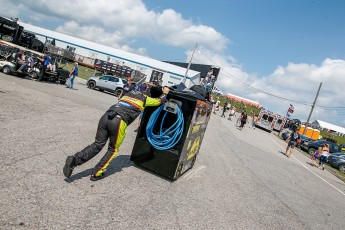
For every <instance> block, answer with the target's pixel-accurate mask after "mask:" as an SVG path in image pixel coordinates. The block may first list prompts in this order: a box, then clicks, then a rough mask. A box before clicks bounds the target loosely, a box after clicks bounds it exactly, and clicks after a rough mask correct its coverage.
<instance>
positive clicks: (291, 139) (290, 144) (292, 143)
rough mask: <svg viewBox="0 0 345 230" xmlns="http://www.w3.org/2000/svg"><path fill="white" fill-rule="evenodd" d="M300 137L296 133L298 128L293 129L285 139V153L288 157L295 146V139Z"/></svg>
mask: <svg viewBox="0 0 345 230" xmlns="http://www.w3.org/2000/svg"><path fill="white" fill-rule="evenodd" d="M298 139H300V136H299V134H298V130H297V129H295V130H294V132H293V133H291V134H290V136H289V137H288V138H287V139H286V141H289V142H288V146H287V147H286V151H285V155H286V156H287V157H288V158H290V156H291V154H292V150H293V149H294V148H295V146H296V144H297V140H298Z"/></svg>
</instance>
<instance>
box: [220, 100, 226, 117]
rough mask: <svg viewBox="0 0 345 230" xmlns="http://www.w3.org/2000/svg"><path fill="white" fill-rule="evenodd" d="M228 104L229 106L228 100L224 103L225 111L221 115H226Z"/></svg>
mask: <svg viewBox="0 0 345 230" xmlns="http://www.w3.org/2000/svg"><path fill="white" fill-rule="evenodd" d="M227 106H228V102H227V101H226V102H225V103H224V107H223V113H222V115H221V117H225V112H226V109H227Z"/></svg>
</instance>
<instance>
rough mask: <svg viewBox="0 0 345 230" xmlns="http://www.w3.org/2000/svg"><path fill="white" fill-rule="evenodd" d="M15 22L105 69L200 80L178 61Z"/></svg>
mask: <svg viewBox="0 0 345 230" xmlns="http://www.w3.org/2000/svg"><path fill="white" fill-rule="evenodd" d="M18 24H19V25H20V26H22V27H24V30H25V31H26V32H29V33H30V34H34V35H35V36H36V37H37V38H38V39H40V40H41V41H42V42H43V43H44V44H45V47H46V48H47V47H50V48H51V49H52V51H54V49H55V50H56V52H57V53H59V52H62V50H59V48H63V49H64V50H63V52H65V51H66V50H67V51H69V52H71V53H73V58H74V60H75V61H78V62H79V63H81V64H85V65H88V66H92V67H97V68H101V69H102V70H104V72H107V71H109V72H114V73H119V74H120V75H122V76H126V74H124V73H125V72H127V74H129V75H131V73H133V72H134V71H133V70H135V71H136V72H138V71H139V72H140V73H141V74H142V76H144V77H146V81H147V82H152V81H157V82H159V83H160V84H161V85H167V86H171V85H175V84H179V83H181V82H183V80H184V79H185V85H186V86H187V87H190V86H192V85H195V84H199V83H200V80H201V79H200V72H199V71H195V70H193V69H190V70H189V71H188V74H187V76H186V77H185V74H186V68H183V67H180V66H177V65H173V64H169V63H166V62H162V61H158V60H155V59H152V58H149V57H144V56H141V55H137V54H134V53H130V52H127V51H123V50H119V49H115V48H113V47H109V46H105V45H101V44H98V43H97V41H93V42H91V41H87V40H84V39H80V38H76V37H72V36H69V35H66V34H62V33H58V32H56V31H52V30H47V29H44V28H41V27H37V26H33V25H30V24H26V23H23V22H18ZM76 32H78V31H76ZM52 46H54V47H56V48H54V47H52ZM50 52H51V51H50ZM129 71H130V72H131V73H129Z"/></svg>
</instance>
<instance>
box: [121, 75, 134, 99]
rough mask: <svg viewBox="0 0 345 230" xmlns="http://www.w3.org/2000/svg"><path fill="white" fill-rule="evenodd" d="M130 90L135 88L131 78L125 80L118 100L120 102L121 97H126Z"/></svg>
mask: <svg viewBox="0 0 345 230" xmlns="http://www.w3.org/2000/svg"><path fill="white" fill-rule="evenodd" d="M132 90H136V87H135V84H134V82H133V78H131V77H129V78H127V83H126V84H125V85H124V86H123V90H122V92H121V94H120V95H119V97H118V99H119V100H120V99H121V97H123V96H124V95H126V94H127V93H128V92H130V91H132Z"/></svg>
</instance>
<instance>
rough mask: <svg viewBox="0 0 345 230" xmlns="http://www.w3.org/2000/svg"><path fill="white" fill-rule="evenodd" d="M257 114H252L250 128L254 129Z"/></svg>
mask: <svg viewBox="0 0 345 230" xmlns="http://www.w3.org/2000/svg"><path fill="white" fill-rule="evenodd" d="M257 118H258V117H257V116H256V115H255V114H253V119H252V128H253V129H255V124H256V121H257Z"/></svg>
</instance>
